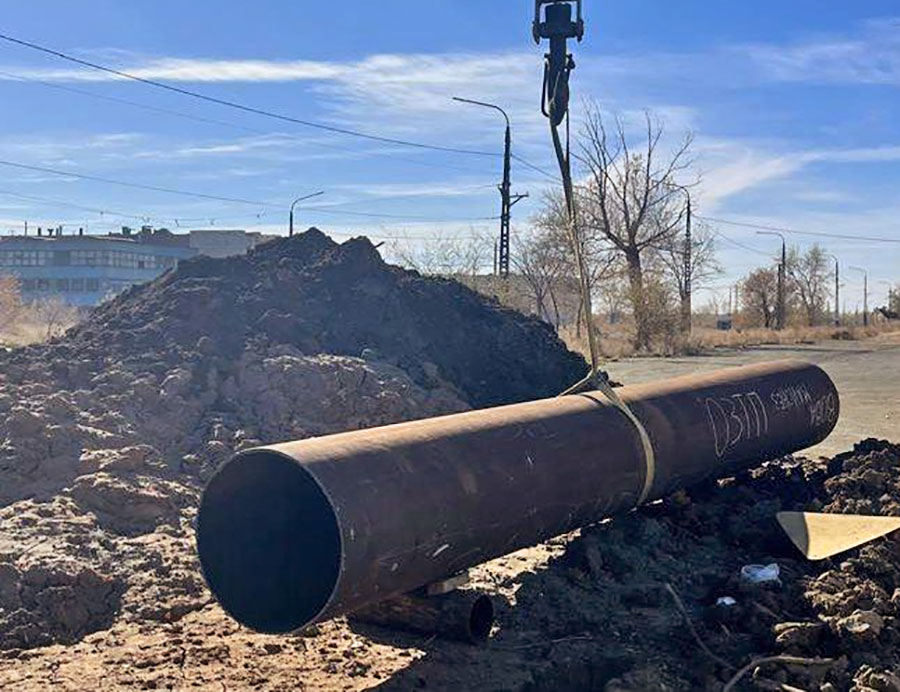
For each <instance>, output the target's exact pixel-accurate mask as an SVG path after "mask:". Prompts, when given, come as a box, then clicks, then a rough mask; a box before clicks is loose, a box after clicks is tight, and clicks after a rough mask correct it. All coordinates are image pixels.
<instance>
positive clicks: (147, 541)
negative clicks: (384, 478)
mask: <svg viewBox="0 0 900 692" xmlns="http://www.w3.org/2000/svg"><path fill="white" fill-rule="evenodd" d="M585 369H586V365H585V363H584V360H583V359H582V358H581V357H580V356H577V355H575V354H573V353H571V352H569V351H568V350H567V349H566V348H565V346H564V345H563V343H562V342H561V341H560V340H559V339H558V338H557V337H556V336H555V334H554V333H553V332H552V330H551V329H549V328H548V327H547V326H546V325H544V324H543V323H541V322H540V321H538V320H536V319H533V318H529V317H525V316H523V315H521V314H519V313H516V312H514V311H511V310H508V309H506V308H503V307H501V306H500V305H499V304H497V303H496V302H493V301H490V300H488V299H486V298H484V297H482V296H480V295H478V294H476V293H474V292H472V291H470V290H468V289H466V288H464V287H463V286H461V285H459V284H458V283H456V282H452V281H444V280H437V279H430V278H424V277H421V276H419V275H418V274H415V273H412V272H407V271H404V270H402V269H400V268H397V267H393V266H389V265H387V264H385V263H384V262H383V261H382V260H381V258H380V256H379V255H378V253H377V251H376V250H375V248H374V247H373V246H372V245H371V243H370V242H369V241H368V240H367V239H365V238H360V239H355V240H352V241H349V242H347V243H344V244H341V245H338V244H336V243H334V242H333V241H331V240H330V239H328V238H327V237H326V236H325V235H323V234H322V233H320V232H319V231H316V230H310V231H309V232H307V233H304V234H302V235H300V236H297V237H295V238H291V239H284V240H278V241H274V242H271V243H268V244H265V245H263V246H261V247H260V248H258V249H257V250H256V251H254V252H252V253H250V255H248V256H246V257H235V258H229V259H208V258H202V259H196V260H192V261H189V262H185V263H183V264H182V265H181V266H180V267H179V268H178V269H177V270H175V271H172V272H169V273H167V274H166V275H165V276H163V277H161V278H160V279H159V280H157V281H155V282H153V283H151V284H148V285H145V286H142V287H138V288H135V289H133V290H131V291H129V292H127V293H126V294H124V295H122V296H120V297H118V298H117V299H115V300H113V301H111V302H109V303H107V304H105V305H103V306H102V307H100V308H99V309H97V310H96V311H94V312H93V313H92V315H91V316H90V317H89V319H87V321H85V322H84V323H82V324H81V325H79V326H78V327H77V328H75V329H73V330H71V331H70V332H68V333H67V334H66V335H65V337H63V338H60V339H57V340H55V341H53V342H50V343H48V344H43V345H39V346H32V347H27V348H23V349H19V350H14V351H12V352H9V353H2V354H0V525H2V527H3V531H2V532H0V650H9V649H29V648H33V647H39V646H46V645H48V644H53V643H63V644H67V643H72V642H76V641H78V640H80V639H81V638H83V637H84V636H85V635H87V634H89V633H91V632H96V631H101V630H105V629H107V628H109V627H110V625H111V624H112V623H113V622H117V621H120V620H122V621H134V622H173V621H177V620H178V619H180V618H182V617H183V616H184V615H185V614H186V613H189V612H192V611H195V610H198V609H200V608H202V607H203V606H204V605H206V604H207V603H208V602H209V595H208V593H207V592H206V591H205V589H204V588H203V584H202V579H201V577H200V573H199V571H198V567H197V563H196V560H195V558H194V548H193V529H192V526H191V523H192V521H193V518H194V515H195V508H196V505H197V501H198V495H199V490H200V488H201V487H202V483H203V481H204V480H205V478H206V477H208V475H209V474H210V473H211V472H212V471H213V470H215V468H216V467H217V466H218V465H219V464H220V463H221V462H223V461H224V460H226V459H227V458H229V457H230V456H231V455H232V454H233V453H234V452H235V451H237V450H240V449H243V448H245V447H248V446H253V445H257V444H260V443H261V442H262V441H266V442H275V441H281V440H285V439H297V438H302V437H309V436H313V435H321V434H327V433H332V432H338V431H342V430H347V429H353V428H361V427H369V426H375V425H382V424H387V423H392V422H397V421H402V420H409V419H413V418H420V417H426V416H432V415H439V414H444V413H450V412H455V411H460V410H465V409H467V408H470V407H472V406H484V405H488V404H495V403H503V402H513V401H520V400H523V399H527V398H529V397H531V396H536V395H537V396H549V395H552V394H554V393H556V392H558V391H560V390H562V389H563V388H565V387H566V386H568V385H569V384H571V382H572V381H574V380H575V379H577V378H578V377H579V376H581V375H582V374H583V373H584V371H585Z"/></svg>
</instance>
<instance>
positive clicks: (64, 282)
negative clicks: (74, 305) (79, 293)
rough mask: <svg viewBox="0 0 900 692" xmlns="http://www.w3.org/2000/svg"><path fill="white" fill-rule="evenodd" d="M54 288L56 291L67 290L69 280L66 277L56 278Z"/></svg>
mask: <svg viewBox="0 0 900 692" xmlns="http://www.w3.org/2000/svg"><path fill="white" fill-rule="evenodd" d="M56 290H57V291H68V290H69V280H68V279H57V280H56Z"/></svg>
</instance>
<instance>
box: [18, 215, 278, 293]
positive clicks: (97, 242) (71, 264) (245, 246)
mask: <svg viewBox="0 0 900 692" xmlns="http://www.w3.org/2000/svg"><path fill="white" fill-rule="evenodd" d="M207 233H209V235H206V234H207ZM262 238H263V237H262V236H260V234H258V233H245V232H244V231H209V232H207V231H192V232H190V233H184V234H175V233H171V232H170V231H167V230H165V229H158V230H153V229H150V228H143V229H141V230H140V231H138V232H133V231H131V230H130V229H128V228H123V229H122V232H121V233H115V234H109V235H105V236H97V235H84V234H82V233H81V232H79V233H78V234H70V235H65V234H63V233H62V232H61V231H60V230H59V229H52V230H51V229H48V230H47V232H46V233H41V235H39V236H38V235H18V236H11V237H0V276H2V275H13V276H16V277H17V278H18V279H19V282H20V286H21V291H22V299H23V300H24V301H26V302H30V301H34V300H37V299H40V298H44V297H48V296H58V297H60V298H62V299H63V300H65V302H67V303H69V304H70V305H79V306H91V305H97V304H98V303H100V302H102V301H103V300H105V299H106V298H109V297H111V296H113V295H115V294H117V293H120V292H122V291H124V290H125V289H126V288H128V287H130V286H133V285H135V284H140V283H144V282H146V281H151V280H153V279H155V278H156V277H157V276H159V275H160V274H162V273H163V272H165V271H166V270H167V269H169V268H171V267H174V266H175V265H176V264H178V262H179V261H181V260H183V259H187V258H189V257H193V256H195V255H197V254H208V255H216V256H227V255H230V254H243V253H245V252H247V250H249V249H250V248H252V247H253V246H254V245H256V244H257V243H258V242H260V241H261V240H262Z"/></svg>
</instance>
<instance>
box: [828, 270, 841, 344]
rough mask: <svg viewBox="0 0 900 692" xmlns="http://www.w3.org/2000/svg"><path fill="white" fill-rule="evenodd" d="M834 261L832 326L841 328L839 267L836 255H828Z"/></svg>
mask: <svg viewBox="0 0 900 692" xmlns="http://www.w3.org/2000/svg"><path fill="white" fill-rule="evenodd" d="M829 256H830V257H831V258H832V259H833V260H834V326H835V327H840V326H841V265H840V263H839V262H838V258H837V256H836V255H829Z"/></svg>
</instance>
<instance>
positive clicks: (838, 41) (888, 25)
mask: <svg viewBox="0 0 900 692" xmlns="http://www.w3.org/2000/svg"><path fill="white" fill-rule="evenodd" d="M736 50H737V52H738V53H740V54H743V55H745V56H747V57H749V58H750V59H751V60H752V61H754V62H755V63H757V64H758V65H759V66H760V67H761V68H762V70H763V72H764V74H765V75H767V76H769V77H770V78H772V79H775V80H781V81H788V82H812V83H843V84H883V85H894V86H896V85H900V17H891V18H885V19H877V20H869V21H867V22H863V23H862V24H861V25H860V27H859V28H858V30H857V31H856V32H855V33H854V34H853V35H850V36H821V37H817V38H813V39H810V40H806V41H803V42H797V43H794V44H790V45H786V46H785V45H775V44H753V45H748V46H742V47H739V48H737V49H736Z"/></svg>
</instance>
